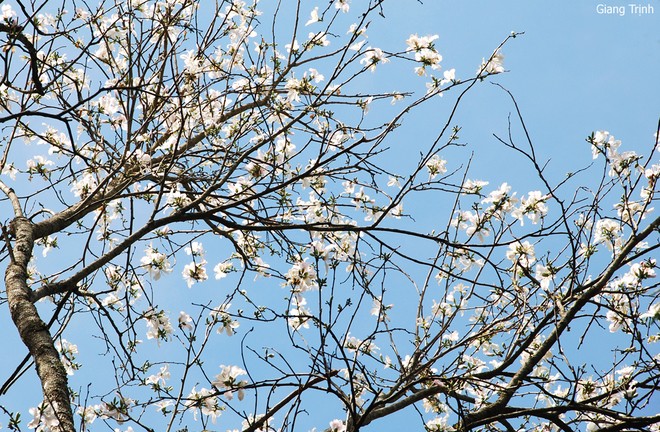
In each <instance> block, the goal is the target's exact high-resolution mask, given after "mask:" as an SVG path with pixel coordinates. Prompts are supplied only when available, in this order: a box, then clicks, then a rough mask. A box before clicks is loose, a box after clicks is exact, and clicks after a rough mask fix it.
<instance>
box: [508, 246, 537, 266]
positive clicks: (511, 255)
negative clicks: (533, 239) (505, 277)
mask: <svg viewBox="0 0 660 432" xmlns="http://www.w3.org/2000/svg"><path fill="white" fill-rule="evenodd" d="M506 258H507V259H508V260H509V261H511V262H512V263H513V265H514V267H517V266H522V267H523V268H526V269H529V268H530V266H531V265H532V264H533V263H534V261H536V257H535V255H534V246H533V245H532V244H531V243H530V242H528V241H525V242H523V243H520V242H514V243H511V244H510V245H509V250H508V251H507V252H506Z"/></svg>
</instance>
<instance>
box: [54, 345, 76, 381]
mask: <svg viewBox="0 0 660 432" xmlns="http://www.w3.org/2000/svg"><path fill="white" fill-rule="evenodd" d="M55 349H56V350H57V352H58V353H60V360H61V361H62V365H63V366H64V369H66V373H67V375H73V374H74V372H75V371H76V370H78V369H80V365H79V364H78V363H76V354H78V346H77V345H75V344H72V343H71V342H69V341H67V340H66V339H58V340H57V341H55Z"/></svg>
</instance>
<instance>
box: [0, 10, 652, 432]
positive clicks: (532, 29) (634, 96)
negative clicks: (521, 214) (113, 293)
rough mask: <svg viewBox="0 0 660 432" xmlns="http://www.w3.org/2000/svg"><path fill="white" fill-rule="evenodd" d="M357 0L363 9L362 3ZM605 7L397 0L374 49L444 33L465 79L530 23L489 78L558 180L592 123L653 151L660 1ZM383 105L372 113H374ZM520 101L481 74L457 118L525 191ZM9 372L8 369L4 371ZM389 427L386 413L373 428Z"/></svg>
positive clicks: (381, 74)
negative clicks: (513, 145) (514, 153)
mask: <svg viewBox="0 0 660 432" xmlns="http://www.w3.org/2000/svg"><path fill="white" fill-rule="evenodd" d="M266 2H267V1H266V0H264V3H266ZM303 3H307V2H303ZM310 3H311V2H310ZM352 3H353V7H357V5H358V3H359V0H353V2H352ZM599 4H604V3H600V2H598V1H594V0H573V1H569V0H562V1H555V2H540V1H536V0H519V1H497V2H493V1H483V0H479V1H459V0H455V1H441V0H426V1H425V2H424V4H420V3H419V2H417V1H414V0H398V1H397V0H394V1H391V2H389V3H386V4H385V9H384V13H385V16H386V19H384V20H383V19H380V18H375V19H374V21H373V23H372V25H371V27H370V29H369V40H370V44H372V45H374V46H379V47H382V48H383V49H389V50H393V51H394V50H403V49H405V40H406V38H407V37H408V36H409V35H410V34H411V33H418V34H419V35H426V34H438V35H439V39H438V41H437V43H436V46H437V48H438V50H439V52H440V53H441V54H442V55H443V57H444V59H443V62H442V65H443V68H444V69H450V68H455V69H456V71H457V77H458V78H469V77H471V76H473V75H474V73H475V71H476V69H477V67H478V66H479V64H480V63H481V60H482V58H483V57H488V56H489V55H490V54H491V53H492V51H493V49H494V48H495V47H496V46H497V45H498V44H499V43H500V42H501V41H502V40H504V38H506V37H507V35H509V33H510V32H511V31H516V32H524V33H525V34H524V35H523V36H521V37H518V38H516V39H514V40H512V41H510V42H509V43H508V44H507V45H506V47H505V48H504V49H503V53H504V55H505V63H504V64H505V67H506V69H507V70H508V71H509V72H507V73H506V74H502V75H499V76H496V77H493V78H492V79H490V80H489V81H492V82H497V83H500V84H502V85H503V86H504V87H506V88H507V89H508V90H510V91H511V92H512V93H513V94H514V96H515V97H516V99H517V101H518V103H519V105H520V108H521V110H522V113H523V115H524V117H525V120H526V123H527V127H528V129H529V131H530V134H531V136H532V139H533V141H534V143H535V145H536V147H537V150H538V152H539V154H540V155H541V158H542V159H548V158H549V159H551V160H552V162H551V164H550V170H551V171H552V175H556V178H557V179H560V178H562V177H563V176H564V174H565V173H566V172H567V171H570V170H575V169H577V168H580V167H584V166H586V165H588V164H589V163H591V150H590V148H589V146H588V144H587V143H586V142H585V141H584V139H585V137H586V136H587V135H588V134H589V133H591V132H592V131H594V130H602V129H605V130H609V131H610V132H611V133H612V134H613V135H615V136H616V137H617V138H618V139H621V140H622V141H623V144H622V149H625V150H632V149H635V150H639V151H642V152H643V151H648V149H649V148H650V147H651V145H652V142H653V133H654V131H655V127H656V125H657V121H658V117H659V116H660V102H659V100H660V80H658V78H657V76H658V73H659V71H660V1H658V0H651V2H650V3H644V4H650V5H652V6H653V7H654V9H655V11H654V13H653V14H647V15H643V16H637V15H634V14H631V13H630V11H629V10H626V12H627V13H626V15H625V16H619V15H618V14H615V15H605V14H600V13H598V9H597V5H599ZM608 5H611V6H623V7H625V8H628V2H627V1H622V0H619V1H618V2H610V3H608ZM310 9H311V7H310ZM307 12H308V11H307V10H305V14H306V13H307ZM306 17H307V15H305V16H304V18H306ZM410 69H411V70H410V73H409V75H406V78H405V79H406V80H409V81H404V82H401V81H400V80H397V81H396V82H394V80H395V79H396V76H397V75H396V71H394V70H388V65H384V66H383V68H381V69H379V70H378V71H377V72H376V73H375V74H374V75H373V78H374V80H375V82H376V83H378V86H379V87H381V88H382V87H386V88H387V87H388V85H389V84H392V85H391V89H392V90H393V89H397V88H399V85H403V86H410V88H419V86H420V85H423V79H421V78H420V79H419V80H418V81H417V82H416V81H415V80H416V77H415V76H414V74H413V73H412V65H411V66H410ZM388 80H389V81H388ZM383 83H384V85H383V86H381V84H383ZM452 102H453V95H451V94H447V95H446V96H445V97H444V98H442V99H438V100H436V101H434V102H433V103H432V104H430V107H429V106H427V107H426V108H425V109H422V110H419V111H417V112H415V115H414V116H411V117H410V118H409V119H408V120H406V122H405V124H404V127H403V128H402V129H401V130H400V131H397V134H396V135H395V136H396V137H398V138H399V141H400V143H401V146H402V148H401V154H402V155H404V154H405V150H406V149H405V140H406V139H408V140H416V141H418V140H424V139H432V138H433V137H434V136H435V134H436V133H437V131H438V130H439V128H440V127H441V125H442V124H444V121H446V114H447V112H448V108H449V107H450V106H451V104H452ZM375 109H376V108H374V111H373V112H372V113H370V115H377V111H375ZM513 110H514V107H513V105H512V104H511V102H510V99H509V97H508V95H506V94H505V93H504V92H503V91H502V90H501V89H500V88H498V87H496V86H493V85H492V84H490V83H489V82H484V83H482V84H480V85H478V86H477V87H475V88H474V89H473V90H472V91H471V92H470V93H469V94H468V96H467V97H466V99H465V100H464V102H463V104H462V105H461V108H460V109H459V111H458V115H457V117H456V119H455V121H454V123H455V124H458V125H460V126H461V127H462V131H461V134H460V136H461V141H462V142H465V143H467V145H468V148H469V149H470V150H474V151H475V152H476V154H477V156H478V157H477V158H476V159H475V165H474V168H473V170H474V171H473V172H475V173H476V174H475V176H474V177H477V178H482V179H484V180H490V181H491V185H492V186H493V187H495V186H496V185H497V184H499V182H501V181H509V182H510V183H512V184H514V186H516V184H517V185H518V186H520V187H514V189H523V186H525V187H528V188H529V186H528V185H526V181H527V179H526V178H525V177H523V176H521V175H520V174H519V173H518V170H517V169H516V168H515V167H516V165H515V163H516V159H515V158H513V159H512V158H511V155H510V153H509V152H508V151H506V150H505V149H504V148H503V146H501V145H500V144H498V143H497V142H496V140H495V138H493V136H492V134H493V133H497V134H500V135H506V132H507V130H506V128H507V116H508V114H509V113H511V112H513ZM450 163H451V161H450ZM526 190H528V189H525V190H521V192H526ZM413 208H416V209H417V211H419V212H421V213H419V216H418V218H419V219H420V220H423V219H425V218H427V217H432V216H433V210H432V207H430V206H428V205H427V204H426V203H424V204H421V203H420V204H419V205H418V206H416V205H413ZM416 217H417V216H416ZM37 253H39V251H37ZM179 274H180V271H179V270H177V271H175V274H174V275H172V280H173V282H174V283H176V284H178V285H177V287H178V288H180V287H181V286H182V284H181V281H180V279H179ZM174 279H176V280H175V281H174ZM177 287H165V288H166V289H168V290H174V289H176V288H177ZM180 289H185V288H180ZM171 293H172V295H173V297H176V295H175V294H174V292H173V291H171ZM179 295H181V294H179ZM184 295H185V293H184ZM5 312H6V311H5ZM2 319H3V322H2V326H3V327H4V328H7V329H12V327H11V324H9V323H7V322H5V321H4V320H5V319H7V313H3V314H2ZM12 331H13V330H12ZM12 337H13V336H12ZM16 339H17V338H16ZM15 343H20V342H18V341H17V340H16V341H14V339H12V341H11V344H12V346H16V345H14V344H15ZM10 357H11V359H10ZM18 357H19V356H18V355H17V354H15V353H14V354H11V353H7V352H6V351H3V353H1V354H0V369H1V370H5V371H8V370H13V367H14V365H15V360H16V358H18ZM28 375H31V373H29V374H28ZM5 378H6V377H5V375H2V376H0V380H3V381H4V379H5ZM24 382H25V383H26V385H25V387H24V388H25V389H26V390H27V391H26V392H25V394H23V395H22V396H24V397H25V398H26V399H30V400H31V401H33V400H34V399H35V398H34V391H33V390H32V389H35V388H36V387H34V380H33V377H32V378H28V379H25V381H24ZM28 389H29V390H28ZM1 402H2V403H4V402H5V401H1ZM331 418H332V417H331ZM331 418H330V419H331ZM392 425H393V428H392V429H389V430H396V429H397V428H399V427H400V424H397V423H396V422H394V423H392ZM227 427H229V426H227ZM386 429H387V426H386V425H384V424H383V422H379V423H378V424H375V425H374V427H373V430H386Z"/></svg>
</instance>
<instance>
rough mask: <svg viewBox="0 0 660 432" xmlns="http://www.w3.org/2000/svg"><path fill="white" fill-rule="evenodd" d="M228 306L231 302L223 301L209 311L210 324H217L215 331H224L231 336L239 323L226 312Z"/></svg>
mask: <svg viewBox="0 0 660 432" xmlns="http://www.w3.org/2000/svg"><path fill="white" fill-rule="evenodd" d="M230 307H231V303H223V304H221V305H220V306H218V307H216V308H214V309H213V310H211V312H210V313H209V320H210V324H211V325H215V324H218V328H217V329H216V332H217V333H226V334H227V336H233V335H234V333H235V331H236V329H237V328H238V327H240V323H239V322H238V321H236V320H235V319H233V318H232V317H231V315H230V314H229V313H228V312H227V311H228V310H229V308H230Z"/></svg>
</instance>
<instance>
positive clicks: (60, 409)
mask: <svg viewBox="0 0 660 432" xmlns="http://www.w3.org/2000/svg"><path fill="white" fill-rule="evenodd" d="M10 227H11V231H12V233H13V234H14V235H15V236H16V241H15V243H14V248H13V251H12V250H10V259H11V261H10V263H9V265H8V267H7V270H6V272H5V286H6V290H7V300H8V303H9V310H10V312H11V318H12V320H13V321H14V324H15V325H16V328H17V329H18V332H19V334H20V336H21V339H22V340H23V343H24V344H25V346H27V348H28V350H29V351H30V354H31V355H32V358H33V359H34V363H35V365H36V367H37V374H38V375H39V379H40V380H41V387H42V389H43V394H44V402H46V403H47V404H49V405H50V406H51V407H52V408H53V410H54V412H55V415H56V417H57V420H58V421H59V426H58V427H51V430H54V431H59V432H74V431H75V428H74V422H73V412H72V411H71V401H70V397H69V387H68V380H67V376H66V371H65V370H64V366H63V365H62V363H61V361H60V356H59V353H58V352H57V350H56V349H55V344H54V343H53V338H52V337H51V335H50V333H49V331H48V327H47V326H46V323H44V322H43V321H42V320H41V318H40V317H39V313H38V312H37V308H36V307H35V306H34V304H33V303H32V302H31V301H30V288H29V287H28V285H27V277H28V273H27V266H28V263H29V261H30V258H31V256H32V249H33V246H34V237H33V228H32V223H31V222H30V221H29V220H27V219H26V218H25V217H17V218H16V219H14V221H13V222H12V224H11V225H10Z"/></svg>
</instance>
